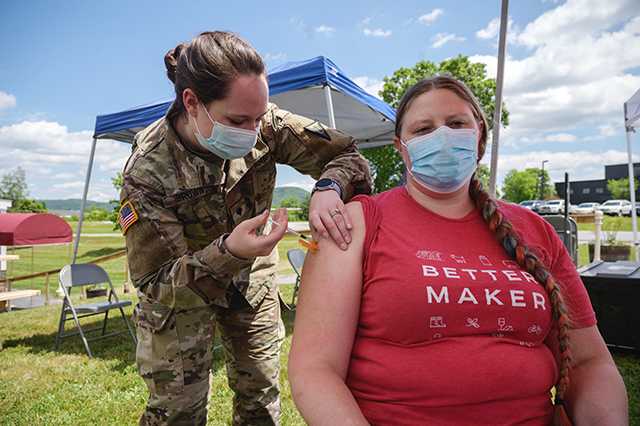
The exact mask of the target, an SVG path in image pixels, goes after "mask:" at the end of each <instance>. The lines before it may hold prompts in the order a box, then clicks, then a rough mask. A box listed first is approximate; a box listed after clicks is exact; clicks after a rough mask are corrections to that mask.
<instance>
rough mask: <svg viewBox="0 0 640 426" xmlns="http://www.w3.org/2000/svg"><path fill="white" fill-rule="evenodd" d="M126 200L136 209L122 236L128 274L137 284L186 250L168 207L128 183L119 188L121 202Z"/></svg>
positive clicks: (182, 237) (182, 235) (178, 226)
mask: <svg viewBox="0 0 640 426" xmlns="http://www.w3.org/2000/svg"><path fill="white" fill-rule="evenodd" d="M125 203H129V205H130V206H131V208H132V209H133V211H134V212H135V216H134V217H133V218H132V219H131V221H132V222H131V224H130V226H129V227H128V228H127V229H126V232H124V237H125V243H126V247H127V256H128V259H129V268H130V272H131V276H132V279H133V280H134V282H136V285H139V284H142V282H141V281H144V279H145V278H147V277H149V276H152V275H153V274H154V273H155V272H156V271H157V270H158V269H159V268H160V267H161V266H163V265H164V264H166V263H167V262H169V261H171V260H174V259H176V258H178V257H180V256H182V255H183V254H185V253H186V252H187V251H188V250H187V246H186V241H185V240H184V233H183V226H182V224H181V223H180V221H179V220H178V219H177V218H176V216H175V214H174V213H173V212H172V211H171V210H169V209H167V208H165V207H164V206H162V204H161V202H160V200H159V197H157V196H149V194H148V193H146V192H144V191H143V190H141V189H140V188H137V187H135V186H133V185H132V184H131V183H129V182H127V183H126V184H125V185H124V186H123V188H122V191H121V205H124V204H125Z"/></svg>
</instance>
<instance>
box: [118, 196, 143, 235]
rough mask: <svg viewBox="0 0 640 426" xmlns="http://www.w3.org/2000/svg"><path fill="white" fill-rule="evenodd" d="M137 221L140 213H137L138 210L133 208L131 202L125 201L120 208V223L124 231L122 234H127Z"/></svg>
mask: <svg viewBox="0 0 640 426" xmlns="http://www.w3.org/2000/svg"><path fill="white" fill-rule="evenodd" d="M137 221H138V213H137V212H136V209H134V208H133V205H132V204H131V201H125V202H124V203H123V204H122V206H121V207H120V211H119V213H118V223H119V224H120V228H121V229H122V234H123V235H124V234H126V233H127V229H129V227H130V226H131V225H133V224H134V223H136V222H137Z"/></svg>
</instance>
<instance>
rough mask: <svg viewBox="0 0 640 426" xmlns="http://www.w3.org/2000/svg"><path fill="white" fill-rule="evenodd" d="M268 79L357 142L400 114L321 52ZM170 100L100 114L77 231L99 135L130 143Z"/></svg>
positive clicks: (380, 133) (279, 100)
mask: <svg viewBox="0 0 640 426" xmlns="http://www.w3.org/2000/svg"><path fill="white" fill-rule="evenodd" d="M268 80H269V94H270V101H271V102H274V103H276V104H277V105H278V106H279V107H281V108H283V109H286V110H290V111H292V112H295V113H296V114H300V115H304V116H306V117H310V118H313V119H315V120H318V121H320V122H323V123H326V124H328V125H329V126H330V127H333V128H337V129H340V130H342V131H344V132H346V133H348V134H350V135H352V136H354V137H355V138H356V139H357V140H358V147H359V148H372V147H376V146H382V145H387V144H390V143H392V140H393V134H394V126H395V124H394V123H395V117H396V114H395V111H394V109H393V108H391V107H390V106H389V105H387V104H386V103H385V102H384V101H382V100H380V99H378V98H376V97H375V96H372V95H370V94H369V93H367V92H365V91H364V90H363V89H362V88H361V87H360V86H358V85H357V84H356V83H354V82H353V81H352V80H351V79H349V77H347V76H346V74H345V73H344V72H343V71H342V70H341V69H340V68H338V66H337V65H336V64H335V63H333V61H331V60H330V59H328V58H325V57H323V56H318V57H316V58H313V59H309V60H306V61H299V62H289V63H286V64H284V65H282V66H280V67H277V68H275V69H273V70H272V71H271V72H270V73H269V76H268ZM171 102H172V101H171V100H169V101H165V102H160V103H155V104H151V105H144V106H140V107H136V108H132V109H129V110H126V111H121V112H115V113H111V114H104V115H99V116H97V117H96V126H95V131H94V135H93V144H92V146H91V153H90V156H89V165H88V167H87V175H86V179H85V185H84V193H83V196H82V205H81V208H80V220H79V221H78V230H77V233H76V235H77V236H79V235H80V233H81V231H82V222H83V219H84V210H85V205H86V200H87V193H88V190H89V182H90V180H91V171H92V168H93V161H94V155H95V150H96V142H97V140H98V139H112V140H117V141H121V142H126V143H131V142H132V141H133V138H134V136H135V134H136V133H137V132H139V131H140V130H142V129H144V128H145V127H146V126H147V125H149V124H151V123H152V122H154V121H155V120H157V119H159V118H161V117H163V116H164V115H165V113H166V112H167V110H168V109H169V106H170V105H171ZM79 241H80V239H79V238H76V241H75V245H74V250H73V263H75V261H76V257H77V254H78V242H79Z"/></svg>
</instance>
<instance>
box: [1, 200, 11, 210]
mask: <svg viewBox="0 0 640 426" xmlns="http://www.w3.org/2000/svg"><path fill="white" fill-rule="evenodd" d="M10 207H11V200H2V199H0V213H6V212H7V210H9V208H10Z"/></svg>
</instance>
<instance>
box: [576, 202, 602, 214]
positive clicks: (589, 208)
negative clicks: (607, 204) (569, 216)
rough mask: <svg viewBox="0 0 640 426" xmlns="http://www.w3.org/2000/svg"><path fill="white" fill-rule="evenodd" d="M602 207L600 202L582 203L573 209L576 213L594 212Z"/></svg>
mask: <svg viewBox="0 0 640 426" xmlns="http://www.w3.org/2000/svg"><path fill="white" fill-rule="evenodd" d="M599 207H600V203H580V204H578V205H577V206H575V208H574V209H573V210H572V211H571V213H574V214H593V213H595V212H596V210H598V208H599Z"/></svg>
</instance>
